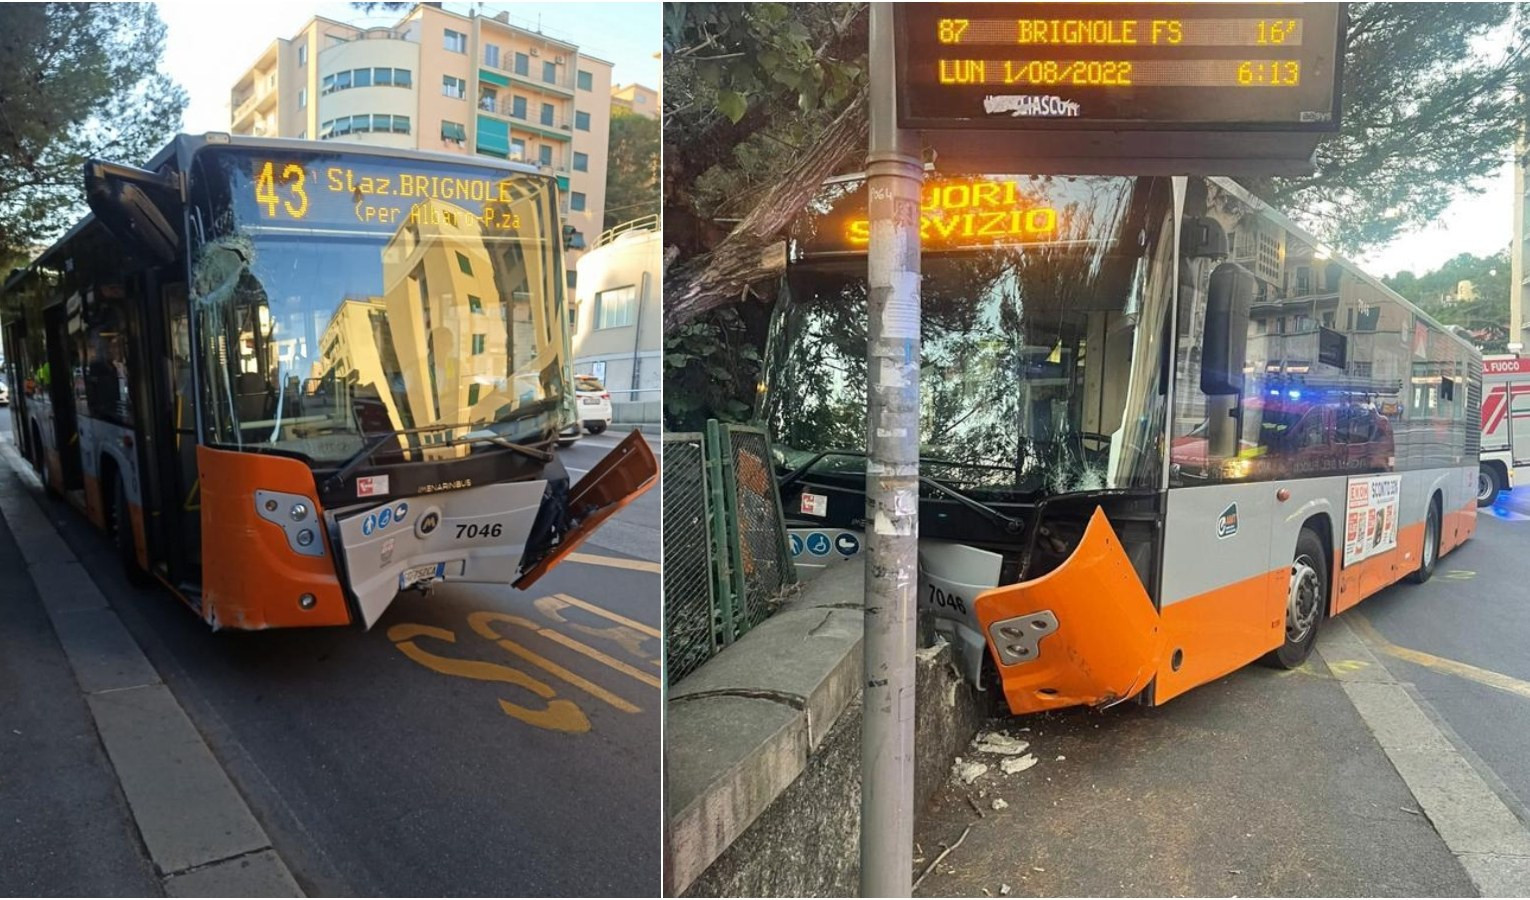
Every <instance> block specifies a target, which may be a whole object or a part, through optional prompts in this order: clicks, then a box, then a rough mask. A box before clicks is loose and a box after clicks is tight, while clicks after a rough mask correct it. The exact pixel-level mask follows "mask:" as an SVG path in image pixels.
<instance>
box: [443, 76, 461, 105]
mask: <svg viewBox="0 0 1530 900" xmlns="http://www.w3.org/2000/svg"><path fill="white" fill-rule="evenodd" d="M441 93H443V94H445V95H446V96H448V97H454V98H456V99H458V100H461V99H462V98H463V97H466V96H467V82H466V81H463V80H462V79H461V78H456V77H454V76H451V75H442V76H441Z"/></svg>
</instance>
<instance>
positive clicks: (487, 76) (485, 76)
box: [478, 69, 510, 87]
mask: <svg viewBox="0 0 1530 900" xmlns="http://www.w3.org/2000/svg"><path fill="white" fill-rule="evenodd" d="M478 80H479V81H482V82H484V83H485V84H497V85H499V86H500V87H509V86H510V79H509V78H506V77H505V76H504V75H500V74H499V73H497V72H490V71H489V70H488V69H479V70H478Z"/></svg>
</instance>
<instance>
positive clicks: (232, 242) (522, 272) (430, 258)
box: [182, 148, 569, 465]
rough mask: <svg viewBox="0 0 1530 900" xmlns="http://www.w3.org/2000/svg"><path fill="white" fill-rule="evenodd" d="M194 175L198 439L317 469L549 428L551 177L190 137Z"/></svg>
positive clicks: (463, 450)
mask: <svg viewBox="0 0 1530 900" xmlns="http://www.w3.org/2000/svg"><path fill="white" fill-rule="evenodd" d="M193 172H194V177H193V182H192V192H191V197H192V211H191V216H192V227H191V231H192V233H191V244H192V247H191V285H190V293H191V303H192V312H193V314H194V315H196V317H197V335H198V345H199V347H198V350H199V353H200V356H201V368H202V382H203V384H202V402H203V404H204V406H205V413H204V417H203V419H204V425H205V428H206V430H207V432H208V435H207V436H208V439H209V440H212V441H214V442H217V443H222V444H230V445H235V446H238V447H242V448H251V449H263V450H277V451H283V452H289V453H294V454H297V455H300V456H302V457H304V458H306V459H308V460H309V461H310V462H311V463H313V464H315V465H334V464H337V463H340V462H342V461H345V460H347V459H349V458H351V457H352V455H353V454H356V453H358V452H360V451H362V450H363V449H365V448H367V447H369V446H370V445H371V444H372V443H373V442H374V441H375V440H376V439H378V438H382V439H383V440H384V442H385V443H386V445H387V446H388V447H391V448H392V449H395V450H398V451H401V452H407V453H409V454H410V455H411V456H412V457H414V458H443V457H449V456H460V455H466V454H467V453H469V452H471V450H470V447H473V446H490V447H492V446H493V445H492V444H487V445H486V444H483V443H479V444H476V445H475V444H474V443H473V442H474V441H475V439H477V438H504V439H509V440H512V441H532V440H538V439H540V438H544V437H550V436H551V435H552V434H553V433H554V432H555V431H556V430H557V429H558V428H560V427H562V426H563V425H564V424H565V420H566V418H567V417H568V415H569V413H568V412H567V410H566V406H565V400H564V397H565V393H566V390H567V389H566V386H565V385H564V383H563V374H562V373H563V370H564V366H565V362H566V359H565V353H566V351H565V346H566V342H567V334H566V324H565V322H566V319H565V314H564V312H563V292H562V285H561V283H560V281H561V278H562V274H561V250H560V244H559V242H560V240H561V235H560V233H559V226H558V220H557V214H556V192H555V189H554V187H553V183H552V181H551V180H550V179H547V178H543V177H540V176H537V175H532V174H528V173H516V172H510V171H506V170H504V169H496V168H490V167H485V166H478V165H471V164H453V163H450V162H439V161H433V160H432V161H421V160H415V159H396V158H389V157H386V156H377V155H369V154H362V153H352V152H346V151H334V152H327V151H326V152H314V151H297V152H294V151H290V150H264V149H259V150H257V149H251V148H207V149H204V150H203V151H202V152H201V153H200V154H199V155H198V157H197V159H196V162H195V164H194V166H193ZM182 377H184V373H182ZM389 435H394V436H395V437H394V438H392V439H389V438H388V436H389ZM393 440H396V441H397V443H396V444H394V443H392V441H393Z"/></svg>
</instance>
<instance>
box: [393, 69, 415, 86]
mask: <svg viewBox="0 0 1530 900" xmlns="http://www.w3.org/2000/svg"><path fill="white" fill-rule="evenodd" d="M413 84H414V80H413V76H411V75H410V74H409V70H408V69H394V70H393V86H394V87H401V88H406V87H410V86H412V85H413Z"/></svg>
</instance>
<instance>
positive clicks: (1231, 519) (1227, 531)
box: [1217, 503, 1238, 539]
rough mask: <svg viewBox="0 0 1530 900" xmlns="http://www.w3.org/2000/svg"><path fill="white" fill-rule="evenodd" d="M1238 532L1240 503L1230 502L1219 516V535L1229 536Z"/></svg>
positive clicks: (1221, 536) (1219, 536)
mask: <svg viewBox="0 0 1530 900" xmlns="http://www.w3.org/2000/svg"><path fill="white" fill-rule="evenodd" d="M1237 533H1238V504H1236V503H1233V504H1230V505H1229V506H1228V507H1227V508H1226V509H1224V510H1222V515H1220V516H1218V517H1217V537H1218V538H1219V539H1220V538H1229V537H1232V536H1233V535H1235V534H1237Z"/></svg>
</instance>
